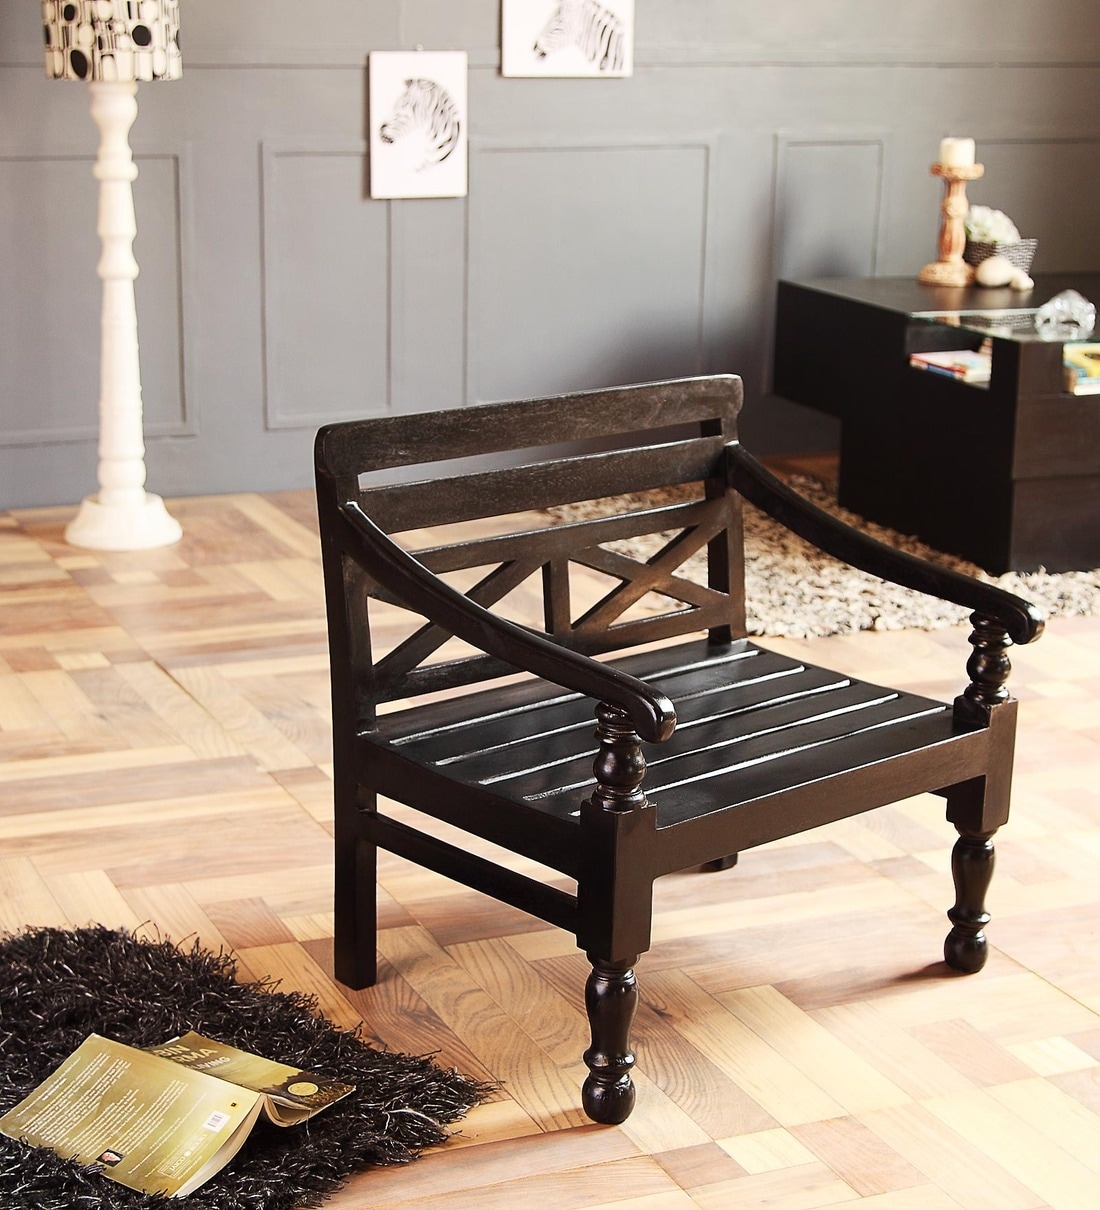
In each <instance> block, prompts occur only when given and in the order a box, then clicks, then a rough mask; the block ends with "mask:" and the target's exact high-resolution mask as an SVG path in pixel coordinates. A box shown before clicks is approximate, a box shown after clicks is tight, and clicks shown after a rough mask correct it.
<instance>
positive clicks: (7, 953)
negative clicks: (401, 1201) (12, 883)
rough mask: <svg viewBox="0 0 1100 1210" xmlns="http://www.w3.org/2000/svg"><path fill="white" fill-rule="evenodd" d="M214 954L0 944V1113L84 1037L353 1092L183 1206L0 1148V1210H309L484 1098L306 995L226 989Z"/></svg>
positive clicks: (2, 1141) (225, 962)
mask: <svg viewBox="0 0 1100 1210" xmlns="http://www.w3.org/2000/svg"><path fill="white" fill-rule="evenodd" d="M235 976H236V962H235V960H234V959H233V958H232V957H231V956H229V955H226V954H224V953H219V954H211V953H207V952H204V951H203V950H201V949H200V948H199V947H198V944H197V943H196V944H195V946H194V947H193V948H192V949H190V950H186V949H184V948H182V947H177V946H175V945H173V944H172V943H171V942H168V941H160V942H155V941H154V942H150V941H145V940H141V939H139V938H137V937H135V936H133V935H131V934H129V933H126V932H120V931H116V930H112V929H107V928H103V927H92V928H83V929H75V930H72V931H65V930H61V929H53V928H39V929H32V930H30V931H28V932H25V933H20V934H17V935H14V936H7V937H4V938H2V939H0V1114H2V1113H6V1112H7V1111H8V1110H9V1109H11V1108H12V1106H14V1105H16V1104H17V1103H18V1102H19V1101H21V1100H22V1099H23V1098H24V1097H25V1096H27V1094H28V1093H30V1092H31V1090H32V1089H33V1088H34V1087H35V1086H36V1085H37V1084H39V1083H41V1081H42V1080H43V1079H45V1077H46V1076H47V1075H49V1074H50V1072H51V1071H53V1070H54V1068H55V1067H57V1065H58V1064H59V1063H60V1062H61V1061H62V1060H63V1059H65V1058H67V1057H68V1055H69V1054H71V1053H72V1051H74V1050H75V1049H76V1048H77V1046H79V1045H80V1043H81V1042H83V1041H84V1039H85V1038H86V1037H87V1036H88V1034H90V1033H98V1034H102V1035H104V1036H105V1037H110V1038H114V1039H116V1040H117V1041H120V1042H125V1043H128V1044H129V1045H131V1046H140V1047H144V1046H153V1045H157V1044H159V1043H162V1042H165V1041H167V1040H168V1039H169V1038H172V1037H175V1036H177V1035H178V1034H181V1033H184V1032H186V1031H187V1030H188V1029H194V1030H197V1031H198V1032H199V1033H202V1034H205V1035H207V1036H208V1037H212V1038H216V1039H218V1040H219V1041H222V1042H227V1043H229V1044H230V1045H232V1046H237V1047H239V1048H241V1049H243V1050H249V1051H253V1052H254V1053H256V1054H260V1055H263V1056H264V1057H266V1058H272V1059H278V1060H279V1061H280V1062H284V1063H290V1064H296V1065H299V1066H300V1067H301V1068H302V1069H303V1070H307V1071H315V1072H318V1073H320V1074H323V1075H328V1076H332V1077H334V1078H336V1079H338V1080H342V1081H343V1082H345V1083H348V1084H354V1085H355V1086H356V1090H355V1092H354V1093H352V1094H351V1095H350V1096H348V1097H346V1098H345V1099H344V1100H343V1101H340V1102H338V1103H337V1104H335V1105H333V1106H331V1107H329V1108H328V1109H326V1110H325V1111H324V1112H323V1113H321V1114H319V1115H318V1116H317V1117H316V1118H313V1119H312V1120H311V1121H309V1122H307V1123H303V1124H302V1125H300V1126H294V1127H289V1128H279V1127H276V1126H271V1125H269V1124H267V1123H266V1122H264V1121H260V1122H257V1123H256V1125H255V1126H254V1127H253V1129H252V1133H251V1134H250V1136H249V1137H248V1139H247V1141H246V1142H245V1144H244V1146H243V1147H242V1148H241V1150H240V1151H239V1152H238V1153H237V1155H236V1156H235V1157H234V1158H233V1159H232V1160H231V1161H230V1162H229V1164H228V1166H227V1167H226V1168H223V1169H222V1171H221V1172H219V1173H218V1174H217V1175H216V1176H215V1177H213V1178H212V1179H211V1180H210V1181H209V1182H207V1184H205V1185H203V1186H202V1188H201V1189H199V1190H198V1191H197V1192H196V1193H193V1194H191V1196H190V1197H187V1198H184V1199H182V1200H180V1199H176V1200H173V1201H171V1202H170V1201H169V1200H168V1199H166V1198H162V1197H151V1196H147V1195H145V1194H141V1193H135V1192H133V1191H132V1190H129V1189H126V1188H124V1187H123V1186H121V1185H118V1184H116V1183H114V1182H112V1181H110V1180H108V1179H106V1178H105V1177H103V1176H101V1175H99V1174H98V1173H95V1172H90V1171H85V1170H82V1169H81V1168H80V1167H78V1166H77V1165H75V1164H73V1163H71V1162H68V1161H64V1160H61V1159H59V1158H57V1157H56V1156H54V1155H53V1153H52V1152H50V1151H48V1150H45V1149H41V1148H30V1147H26V1146H24V1145H23V1144H21V1143H17V1142H15V1141H14V1140H12V1139H9V1138H6V1137H4V1136H3V1135H0V1205H2V1206H3V1207H4V1208H5V1210H14V1208H16V1207H18V1208H20V1210H22V1208H23V1207H26V1208H27V1210H32V1208H33V1210H73V1208H74V1207H79V1210H124V1208H126V1207H139V1206H140V1207H150V1206H168V1205H186V1206H188V1207H194V1210H200V1208H201V1210H297V1208H299V1207H309V1206H319V1205H321V1204H322V1202H323V1201H324V1199H325V1197H326V1196H327V1195H328V1194H330V1193H332V1192H334V1191H335V1190H336V1189H338V1188H339V1187H340V1185H341V1184H343V1182H344V1180H345V1179H346V1178H347V1177H348V1176H349V1175H350V1174H351V1173H353V1172H357V1171H360V1170H362V1169H364V1168H368V1167H371V1166H372V1165H378V1164H404V1163H407V1162H408V1161H409V1160H412V1159H415V1158H416V1157H417V1155H419V1154H420V1152H421V1151H422V1149H423V1148H425V1147H430V1146H432V1145H434V1144H437V1143H441V1142H443V1141H444V1140H445V1139H446V1138H447V1137H448V1131H447V1130H446V1128H445V1127H446V1125H447V1124H448V1123H451V1122H455V1121H457V1120H458V1119H459V1118H461V1117H462V1116H463V1115H464V1114H465V1113H466V1111H467V1110H468V1109H470V1108H471V1107H472V1106H474V1105H476V1104H477V1103H478V1102H479V1101H481V1100H483V1099H484V1097H485V1096H486V1095H488V1093H489V1092H490V1091H491V1090H492V1089H491V1086H490V1085H486V1084H481V1083H478V1082H476V1081H473V1080H470V1079H468V1078H467V1077H465V1076H462V1075H460V1074H459V1073H458V1072H456V1071H453V1070H451V1071H445V1070H443V1069H441V1068H440V1067H438V1066H437V1065H436V1064H435V1063H433V1062H432V1060H431V1058H430V1057H424V1056H418V1057H414V1056H411V1055H402V1054H393V1053H390V1052H389V1051H384V1050H378V1049H376V1048H374V1047H371V1046H369V1045H367V1043H366V1042H364V1041H363V1040H362V1039H361V1037H360V1036H359V1034H358V1033H354V1032H348V1031H346V1030H341V1029H338V1028H337V1027H336V1026H334V1025H333V1024H332V1023H331V1022H329V1021H326V1020H325V1019H324V1018H323V1017H322V1016H320V1015H319V1013H318V1011H317V1007H316V1001H315V1000H314V999H313V998H312V997H308V996H303V995H299V994H298V993H296V992H280V991H278V990H276V989H275V986H274V985H273V984H271V983H240V982H238V981H237V979H236V977H235Z"/></svg>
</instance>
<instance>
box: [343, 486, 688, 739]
mask: <svg viewBox="0 0 1100 1210" xmlns="http://www.w3.org/2000/svg"><path fill="white" fill-rule="evenodd" d="M339 513H340V517H341V519H342V521H344V522H345V523H346V524H345V526H344V533H343V543H342V544H343V546H344V549H345V550H346V551H347V553H348V554H349V555H350V556H351V557H352V558H353V559H355V561H356V562H357V563H358V564H359V565H360V566H361V567H362V568H363V569H364V571H366V572H368V573H369V574H370V575H372V576H373V577H374V578H375V579H376V580H377V581H378V583H379V584H381V585H382V586H383V587H384V588H386V589H387V590H388V591H389V592H391V593H393V594H394V595H395V596H396V597H397V598H398V600H400V601H402V602H403V603H404V604H406V605H407V606H408V607H409V608H410V609H413V610H415V611H416V612H417V613H420V614H422V615H423V616H424V617H426V618H427V619H428V620H429V621H431V622H434V623H437V624H438V625H440V626H442V627H444V628H445V629H446V630H447V631H449V632H450V633H451V634H453V635H455V637H456V638H460V639H462V640H463V641H464V642H466V643H469V644H470V645H471V646H472V647H476V648H477V649H478V650H479V651H483V652H485V653H486V654H488V655H492V656H496V657H497V658H498V659H501V660H505V661H506V662H507V663H509V664H513V665H515V666H516V667H517V668H522V669H524V670H526V671H527V672H530V673H532V674H533V675H535V676H541V677H543V678H544V679H545V680H548V681H552V682H553V683H554V684H556V685H561V686H563V687H564V688H566V689H571V690H572V691H573V692H575V693H583V694H586V695H587V696H588V697H591V698H594V699H596V700H597V701H601V702H607V703H608V704H610V705H612V706H615V707H618V708H619V709H620V710H622V711H623V712H624V713H625V714H626V715H627V716H628V717H629V718H630V720H631V722H632V723H633V725H634V727H635V729H636V730H637V732H638V735H639V736H640V737H641V738H642V739H644V740H648V741H649V742H651V743H658V742H660V741H661V740H666V739H668V737H669V736H670V735H671V734H672V732H673V730H674V729H675V727H676V711H675V708H674V707H673V705H672V702H671V701H669V699H668V698H667V697H666V696H665V695H664V694H663V693H660V692H659V691H658V690H656V689H653V688H651V687H650V686H649V685H647V684H646V683H645V682H644V681H641V680H639V679H638V678H637V677H633V676H629V675H628V674H627V673H625V672H620V671H619V670H618V669H616V668H611V667H609V666H608V665H606V664H601V663H600V662H599V661H598V660H593V659H591V658H589V657H588V656H586V655H582V654H581V653H580V652H577V651H570V650H569V649H568V648H567V647H562V646H560V645H559V644H558V643H555V642H553V641H552V640H551V639H548V638H544V637H543V636H542V635H541V634H539V633H538V632H536V631H534V630H528V629H527V628H525V627H523V626H518V625H516V624H515V623H514V622H510V621H508V620H507V619H506V618H501V617H497V615H496V614H493V613H491V612H490V611H489V610H487V609H485V608H483V607H482V606H481V605H478V604H477V603H476V602H474V601H471V600H470V599H469V598H468V597H465V596H463V595H462V593H460V592H456V591H455V589H453V588H451V586H450V585H449V584H446V583H445V582H444V581H443V580H441V579H440V578H439V577H438V576H436V575H435V574H433V573H432V572H431V571H429V570H428V569H427V568H426V567H425V566H424V565H423V564H422V563H420V562H418V561H417V560H416V559H415V558H413V556H412V555H410V554H409V553H408V552H407V551H405V550H403V549H402V548H401V547H400V546H398V544H397V543H396V542H394V541H393V539H392V538H390V537H389V536H388V535H387V534H386V533H385V532H384V531H383V530H381V529H380V528H379V527H378V526H377V525H375V523H374V522H373V521H372V520H371V519H370V517H368V516H367V514H366V513H365V512H363V510H362V509H361V508H360V507H359V505H358V503H357V502H356V501H354V500H352V501H348V502H346V503H344V504H341V505H340V509H339Z"/></svg>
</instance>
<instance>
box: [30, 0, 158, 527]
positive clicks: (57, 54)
mask: <svg viewBox="0 0 1100 1210" xmlns="http://www.w3.org/2000/svg"><path fill="white" fill-rule="evenodd" d="M42 18H43V23H44V25H45V37H46V74H47V75H48V76H50V77H51V78H52V79H56V80H86V81H87V82H88V89H89V91H90V94H91V112H92V118H93V120H94V121H95V123H96V125H97V126H98V127H99V132H100V142H99V154H98V156H97V158H96V163H95V168H94V169H93V174H94V176H95V178H96V180H98V181H99V220H98V223H97V231H98V233H99V237H100V240H101V245H102V255H101V256H100V260H99V265H98V269H97V271H98V273H99V277H100V280H101V281H102V282H103V312H102V329H101V347H100V396H99V467H98V479H99V491H98V492H97V493H96V494H95V495H93V496H88V497H87V498H86V499H85V500H84V501H83V503H82V504H81V505H80V509H79V511H78V512H77V515H76V517H75V518H74V519H73V521H72V522H71V524H70V525H69V526H68V528H67V529H66V530H65V539H66V541H67V542H69V543H71V544H72V545H73V546H83V547H87V548H90V549H93V550H147V549H149V548H151V547H154V546H168V545H169V544H170V543H172V542H177V541H179V539H180V537H181V536H182V530H181V529H180V525H179V522H178V521H176V520H175V519H174V518H173V517H171V516H169V514H168V511H167V509H165V507H164V501H163V500H161V498H160V497H159V496H154V495H152V494H151V493H149V492H147V491H146V490H145V439H144V433H143V429H142V418H141V373H140V369H139V365H138V337H137V308H136V306H135V303H134V279H135V278H136V277H137V274H138V266H137V261H136V260H135V259H134V251H133V245H134V236H135V235H136V234H137V225H136V223H135V221H134V196H133V188H132V184H133V180H134V178H135V177H136V176H137V168H136V167H135V165H134V157H133V153H132V152H131V150H130V142H129V136H130V127H131V126H132V125H133V123H134V119H135V118H136V117H137V86H138V81H139V80H178V79H179V77H180V75H181V74H182V62H181V59H180V50H179V0H107V2H106V3H105V2H104V0H43V3H42Z"/></svg>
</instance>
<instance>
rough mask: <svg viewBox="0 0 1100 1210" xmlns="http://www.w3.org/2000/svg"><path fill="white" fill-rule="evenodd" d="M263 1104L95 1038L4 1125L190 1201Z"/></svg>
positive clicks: (242, 1091) (12, 1133) (130, 1183)
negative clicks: (186, 1197) (188, 1197)
mask: <svg viewBox="0 0 1100 1210" xmlns="http://www.w3.org/2000/svg"><path fill="white" fill-rule="evenodd" d="M261 1107H262V1098H261V1097H260V1096H259V1095H258V1094H257V1093H255V1092H252V1091H250V1090H249V1089H246V1088H240V1087H238V1086H236V1085H233V1084H224V1083H222V1082H221V1081H220V1080H217V1079H214V1078H213V1077H212V1076H208V1075H205V1074H204V1073H202V1072H201V1071H192V1070H190V1069H188V1068H186V1067H178V1066H174V1065H173V1064H170V1063H166V1062H165V1061H164V1060H163V1059H160V1058H158V1057H156V1056H155V1055H153V1054H150V1053H149V1052H148V1051H144V1050H138V1049H136V1048H134V1047H132V1046H125V1045H123V1044H122V1043H121V1042H114V1041H112V1040H111V1039H109V1038H102V1037H100V1036H99V1035H98V1034H92V1035H90V1036H89V1037H88V1038H87V1039H85V1041H84V1042H83V1043H81V1045H80V1046H79V1047H78V1048H77V1049H76V1050H75V1051H74V1052H73V1053H72V1054H71V1055H70V1056H69V1057H68V1058H67V1059H66V1060H65V1061H64V1062H63V1063H62V1064H61V1065H60V1067H58V1068H57V1069H56V1070H55V1071H54V1072H53V1074H52V1075H50V1076H48V1077H47V1078H46V1079H45V1080H44V1081H43V1082H42V1083H41V1084H39V1086H38V1087H37V1088H36V1089H35V1090H34V1092H32V1093H31V1094H30V1096H28V1097H27V1098H25V1099H24V1100H23V1101H21V1102H20V1103H19V1104H18V1105H16V1106H15V1108H14V1109H12V1110H10V1111H9V1112H8V1113H6V1114H5V1115H4V1116H3V1117H2V1118H0V1131H2V1132H3V1133H4V1134H6V1135H7V1136H8V1137H9V1138H13V1139H17V1140H21V1141H23V1142H24V1143H28V1144H30V1145H31V1146H33V1147H48V1148H50V1150H51V1151H54V1152H56V1153H57V1154H58V1155H60V1156H62V1157H64V1158H67V1159H72V1160H75V1161H76V1162H77V1163H78V1164H82V1165H85V1166H94V1167H96V1168H98V1169H99V1170H100V1171H102V1172H103V1174H104V1176H107V1177H110V1179H111V1180H113V1181H117V1182H118V1183H119V1184H121V1185H126V1186H127V1187H128V1188H130V1189H137V1190H140V1191H141V1192H143V1193H163V1194H167V1195H169V1196H172V1197H183V1196H185V1195H186V1194H188V1193H191V1192H193V1191H194V1190H195V1189H197V1188H198V1187H199V1185H201V1184H202V1183H203V1182H204V1181H206V1180H208V1179H209V1178H210V1177H211V1176H213V1175H214V1173H215V1172H217V1171H218V1170H219V1169H220V1168H222V1167H223V1166H224V1165H225V1164H227V1163H228V1162H229V1160H230V1159H231V1158H232V1157H233V1156H234V1155H235V1154H236V1153H237V1151H238V1150H239V1149H240V1147H241V1144H242V1143H243V1142H244V1140H245V1138H246V1137H247V1135H248V1131H249V1129H250V1127H251V1126H252V1124H253V1122H254V1121H255V1120H256V1118H257V1117H258V1116H259V1113H260V1110H261Z"/></svg>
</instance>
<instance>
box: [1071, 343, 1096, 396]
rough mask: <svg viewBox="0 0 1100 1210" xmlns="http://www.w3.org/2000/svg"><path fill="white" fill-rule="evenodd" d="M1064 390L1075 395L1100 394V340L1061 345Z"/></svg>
mask: <svg viewBox="0 0 1100 1210" xmlns="http://www.w3.org/2000/svg"><path fill="white" fill-rule="evenodd" d="M1062 366H1063V369H1064V371H1065V376H1066V390H1067V391H1072V392H1073V393H1074V394H1075V395H1096V394H1100V341H1095V340H1092V341H1090V340H1082V341H1073V342H1071V343H1068V344H1065V345H1063V346H1062Z"/></svg>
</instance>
